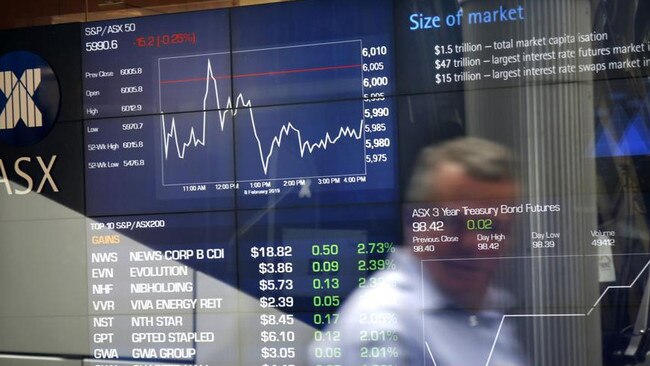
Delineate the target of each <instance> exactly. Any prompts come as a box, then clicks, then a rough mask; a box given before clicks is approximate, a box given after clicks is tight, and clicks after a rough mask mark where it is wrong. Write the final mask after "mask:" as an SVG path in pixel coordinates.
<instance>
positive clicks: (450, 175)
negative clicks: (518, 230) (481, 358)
mask: <svg viewBox="0 0 650 366" xmlns="http://www.w3.org/2000/svg"><path fill="white" fill-rule="evenodd" d="M435 177H436V178H435V182H434V183H433V184H435V196H436V201H435V202H433V204H435V205H436V206H441V207H446V208H451V209H457V210H458V211H457V212H458V215H457V216H444V217H443V218H442V221H443V222H444V230H443V231H441V232H436V233H435V234H433V235H434V236H437V237H438V238H440V241H439V242H438V243H437V244H436V245H435V252H433V253H427V254H426V255H427V259H434V261H431V262H430V263H429V265H427V268H428V269H429V272H430V274H431V275H432V277H433V279H434V281H435V282H436V284H437V285H438V286H439V288H440V289H441V290H443V291H444V292H446V293H447V294H448V295H450V296H451V297H453V298H454V299H455V300H456V301H457V302H459V303H460V304H461V305H464V306H468V307H470V306H471V307H474V306H480V302H481V300H482V299H483V296H484V295H485V292H486V290H487V288H488V286H489V284H490V280H491V279H492V277H493V275H494V272H495V271H496V269H497V266H498V264H499V260H498V259H490V258H492V257H498V256H504V255H505V254H507V252H508V250H509V240H508V239H509V237H510V232H511V227H512V219H513V217H512V215H511V214H502V213H501V212H500V211H497V213H496V215H494V213H490V214H485V215H470V214H467V213H468V212H469V211H468V209H475V208H497V209H498V208H500V207H501V205H503V204H506V205H508V206H513V205H514V203H515V201H516V199H517V196H518V193H519V187H518V184H517V183H516V182H514V181H512V180H507V181H497V182H491V181H484V180H480V179H477V178H473V177H471V176H469V175H467V174H466V172H465V170H464V168H463V167H462V166H460V165H458V164H455V163H445V164H442V165H440V166H439V167H437V171H436V174H435ZM468 220H472V222H470V223H468ZM480 220H481V221H480ZM470 228H471V229H470ZM493 234H494V235H496V236H493ZM499 234H505V236H504V237H505V239H504V238H503V237H500V236H498V235H499ZM429 235H431V234H429ZM443 236H444V237H445V238H444V239H443V238H442V237H443ZM450 238H457V239H456V241H453V239H452V240H451V241H450ZM487 238H489V239H487ZM497 239H500V240H497ZM494 244H496V245H494Z"/></svg>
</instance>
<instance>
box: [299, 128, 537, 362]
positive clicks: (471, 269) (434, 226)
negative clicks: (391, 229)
mask: <svg viewBox="0 0 650 366" xmlns="http://www.w3.org/2000/svg"><path fill="white" fill-rule="evenodd" d="M513 165H514V163H513V158H512V155H511V154H510V152H509V151H508V150H507V149H505V148H504V147H502V146H500V145H497V144H494V143H491V142H488V141H485V140H480V139H476V138H461V139H456V140H452V141H449V142H445V143H443V144H440V145H438V146H434V147H429V148H426V149H424V150H423V152H422V153H421V155H420V158H419V161H418V164H417V165H416V168H415V171H414V174H413V177H412V179H411V185H410V187H409V190H408V197H407V198H408V199H409V201H411V202H413V203H414V204H413V205H410V206H408V207H409V208H408V209H406V210H405V211H406V214H407V215H408V217H407V218H405V220H404V223H405V227H404V232H405V243H404V245H403V247H402V248H401V249H400V250H398V251H397V252H396V253H394V254H392V257H391V259H392V260H393V261H394V263H395V264H396V269H394V270H389V271H385V272H382V273H377V274H375V275H374V276H373V277H371V278H370V279H369V280H368V282H367V284H368V285H367V286H366V287H365V288H364V289H361V290H359V291H357V292H356V293H354V294H353V295H352V296H351V297H350V298H349V299H348V301H347V302H346V303H345V304H344V306H343V307H342V308H341V309H340V311H339V314H340V316H339V318H338V320H337V322H336V324H334V325H332V326H331V327H330V328H328V329H327V330H328V331H331V333H328V334H329V335H331V336H332V337H331V338H332V339H331V340H328V341H326V342H314V343H313V344H312V349H311V350H310V352H311V356H312V357H313V358H312V362H311V364H312V365H345V366H347V365H418V366H421V365H434V366H447V365H448V366H484V365H488V364H489V365H493V366H496V365H498V366H515V365H525V364H526V362H525V358H524V357H523V356H522V351H521V347H520V345H519V343H518V339H517V338H516V335H515V333H514V330H513V329H512V324H510V322H502V320H503V314H504V312H505V311H506V310H507V309H508V307H509V306H511V305H512V303H513V299H512V296H510V295H509V294H508V293H507V292H506V291H504V290H502V289H498V288H496V287H495V286H493V284H492V279H493V277H494V275H495V272H496V270H497V267H498V266H499V263H500V260H499V259H494V258H492V257H497V256H499V257H501V256H504V255H505V254H507V252H508V250H509V246H510V243H509V237H510V228H511V226H512V215H509V214H503V213H501V212H500V211H499V210H498V209H500V208H502V207H503V206H502V205H505V206H506V207H515V202H516V200H517V196H518V194H519V184H518V182H517V180H516V178H515V175H514V171H513ZM411 206H412V208H411ZM468 220H473V221H471V222H468ZM492 234H494V235H495V236H492ZM488 238H489V239H488ZM339 337H340V338H339ZM317 348H320V349H321V350H320V351H319V350H317ZM325 349H330V352H329V354H330V355H332V356H333V357H327V358H318V357H316V356H318V355H323V354H326V352H323V351H324V350H325ZM332 350H340V352H336V351H332Z"/></svg>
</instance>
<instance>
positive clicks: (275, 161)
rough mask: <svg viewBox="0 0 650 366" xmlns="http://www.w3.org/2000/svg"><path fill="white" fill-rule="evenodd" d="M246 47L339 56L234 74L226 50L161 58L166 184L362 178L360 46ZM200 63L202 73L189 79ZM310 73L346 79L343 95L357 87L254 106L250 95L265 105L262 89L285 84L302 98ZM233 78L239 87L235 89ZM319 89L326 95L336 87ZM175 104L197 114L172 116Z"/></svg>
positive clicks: (277, 53)
mask: <svg viewBox="0 0 650 366" xmlns="http://www.w3.org/2000/svg"><path fill="white" fill-rule="evenodd" d="M287 50H290V53H289V54H287V52H288V51H287ZM246 52H249V53H251V52H252V53H256V54H257V56H259V52H266V53H269V52H271V53H273V54H274V57H272V58H274V59H283V58H288V59H292V60H293V56H294V54H295V53H296V52H302V53H304V52H309V53H311V57H307V58H306V59H307V60H308V61H309V62H314V60H320V59H321V57H318V56H319V55H322V54H326V55H330V56H331V57H336V58H339V59H338V60H334V59H332V60H328V62H329V63H328V64H327V65H323V64H318V65H317V66H313V65H312V66H309V65H294V64H292V65H291V66H292V67H293V68H287V67H282V65H274V66H276V67H275V68H274V69H272V70H270V71H257V72H249V71H243V72H241V73H237V74H233V75H231V74H230V73H229V72H228V69H229V65H230V64H229V61H230V60H229V57H230V54H229V53H214V54H205V55H194V56H185V57H173V58H161V59H159V74H160V75H159V78H160V79H159V83H160V107H161V116H160V136H161V141H162V143H161V156H162V158H161V171H162V183H163V185H165V186H168V185H184V184H205V183H225V182H234V181H235V180H236V181H256V180H278V179H297V178H304V177H311V176H317V175H341V176H345V175H353V174H366V162H365V147H364V135H365V134H364V126H365V121H364V106H363V81H362V80H363V72H362V70H361V61H360V52H361V51H360V42H359V41H350V42H332V43H324V44H316V45H311V44H310V45H304V46H300V47H291V48H286V47H279V48H271V49H264V50H253V51H246ZM243 54H244V52H240V55H243ZM331 57H330V58H331ZM353 57H354V60H353V59H352V58H353ZM265 58H266V57H265ZM303 59H304V58H303ZM319 62H321V61H319ZM278 66H280V67H278ZM197 68H198V69H204V70H205V72H204V73H203V74H202V75H200V76H191V75H189V76H188V75H187V74H188V73H189V74H191V72H189V71H191V70H196V69H197ZM179 70H180V71H179ZM305 75H309V78H314V77H317V78H323V79H332V78H333V79H334V80H336V79H337V78H338V79H342V80H344V81H345V83H347V84H348V88H352V87H354V91H347V92H346V93H354V95H355V96H356V98H355V99H353V100H349V101H339V102H327V103H301V104H290V105H273V106H262V107H258V106H257V105H254V100H253V98H250V97H249V95H248V94H249V92H250V94H252V95H257V96H258V98H259V99H261V100H262V103H263V104H264V103H268V102H269V101H270V99H269V98H268V97H266V98H265V97H263V96H261V95H260V94H259V90H273V91H275V90H276V87H277V85H281V89H283V91H281V92H280V94H281V95H282V96H283V98H285V97H287V96H292V95H298V94H300V93H301V89H305V84H304V83H303V80H302V79H304V78H305V77H306V76H305ZM235 79H250V80H248V81H247V82H250V83H252V84H247V85H239V87H238V85H237V84H236V83H235V82H234V80H235ZM230 80H233V84H232V85H235V86H234V89H235V90H237V92H236V93H232V92H231V89H233V87H232V86H231V82H230ZM351 80H353V81H354V83H350V81H351ZM225 81H228V82H225ZM323 85H325V88H326V89H327V90H325V91H323V93H324V94H327V93H328V90H329V85H330V83H324V84H323ZM310 89H313V87H310ZM199 91H200V92H199ZM312 93H313V91H312ZM267 94H268V93H267ZM197 95H200V97H199V98H196V96H197ZM235 95H236V96H235ZM197 100H200V102H199V103H197ZM255 104H257V103H256V102H255ZM175 110H192V111H194V112H189V113H180V112H169V111H175ZM233 143H234V146H233ZM234 156H237V159H235V158H234ZM234 161H236V162H237V165H236V167H234ZM341 162H346V163H345V164H341ZM235 172H236V173H235ZM235 177H236V178H235Z"/></svg>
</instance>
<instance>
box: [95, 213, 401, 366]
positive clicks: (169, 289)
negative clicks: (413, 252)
mask: <svg viewBox="0 0 650 366" xmlns="http://www.w3.org/2000/svg"><path fill="white" fill-rule="evenodd" d="M396 211H397V207H396V206H393V205H378V206H373V207H371V208H370V209H369V208H364V207H355V208H352V209H341V208H332V209H326V210H324V211H323V212H321V213H322V214H323V215H325V217H326V219H325V220H323V222H321V225H320V227H314V224H313V218H312V217H311V215H313V212H312V211H311V210H309V209H288V210H286V211H282V212H281V213H279V214H277V215H270V214H268V213H265V212H258V211H251V212H244V213H239V214H238V215H239V217H238V218H237V220H239V222H240V223H242V224H243V225H245V226H246V227H248V230H246V233H245V234H243V235H241V236H240V237H239V239H238V245H237V246H236V245H235V240H234V222H235V217H234V216H233V214H232V213H230V212H220V213H192V214H171V215H153V216H123V217H110V218H102V219H93V220H90V219H89V220H88V223H87V232H88V234H87V240H88V244H87V247H88V278H89V304H88V308H89V314H91V321H90V335H91V346H90V348H91V349H90V352H91V354H92V356H93V357H94V358H95V359H97V360H112V359H120V360H125V361H130V362H133V363H134V364H141V363H143V362H147V363H149V362H163V361H164V362H165V363H166V364H169V363H171V364H202V365H217V364H218V365H260V366H262V365H273V364H277V365H279V364H283V365H300V364H304V362H306V360H307V359H309V358H310V356H311V357H316V359H318V358H332V357H336V355H337V354H340V352H341V350H340V347H337V346H336V341H337V340H340V339H341V331H340V330H330V329H329V328H328V327H330V326H335V325H336V324H337V322H338V320H339V316H340V314H339V313H338V309H339V307H340V306H341V305H342V303H343V302H344V301H345V299H346V298H347V296H349V294H350V293H352V292H353V291H354V290H356V289H360V288H367V287H371V286H376V285H377V284H376V283H375V282H373V281H372V280H371V279H369V278H368V277H369V275H370V274H372V273H374V272H376V271H382V270H391V269H395V264H394V263H393V262H392V261H391V260H390V259H389V258H388V256H389V254H390V253H393V252H395V250H396V248H397V243H398V241H397V240H398V238H397V237H396V236H395V232H396V230H395V225H396V222H398V221H399V219H398V214H397V213H396ZM332 341H334V345H332V343H331V342H332ZM321 343H322V345H320V344H321ZM310 344H313V345H314V346H313V351H312V352H313V355H310V354H309V349H310V348H309V345H310ZM319 345H320V346H319Z"/></svg>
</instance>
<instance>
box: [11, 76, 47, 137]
mask: <svg viewBox="0 0 650 366" xmlns="http://www.w3.org/2000/svg"><path fill="white" fill-rule="evenodd" d="M39 85H41V69H27V70H25V71H24V72H23V74H22V76H21V77H20V79H18V78H17V77H16V74H14V73H13V72H12V71H2V72H0V92H2V93H3V94H4V95H5V97H6V98H7V102H6V103H5V107H4V109H3V110H2V113H0V130H6V129H11V128H14V127H16V125H18V122H20V121H22V122H23V123H24V124H25V125H26V126H27V127H42V126H43V114H42V113H41V111H40V110H39V109H38V107H37V106H36V103H35V102H34V92H35V91H36V90H37V89H38V87H39Z"/></svg>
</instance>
